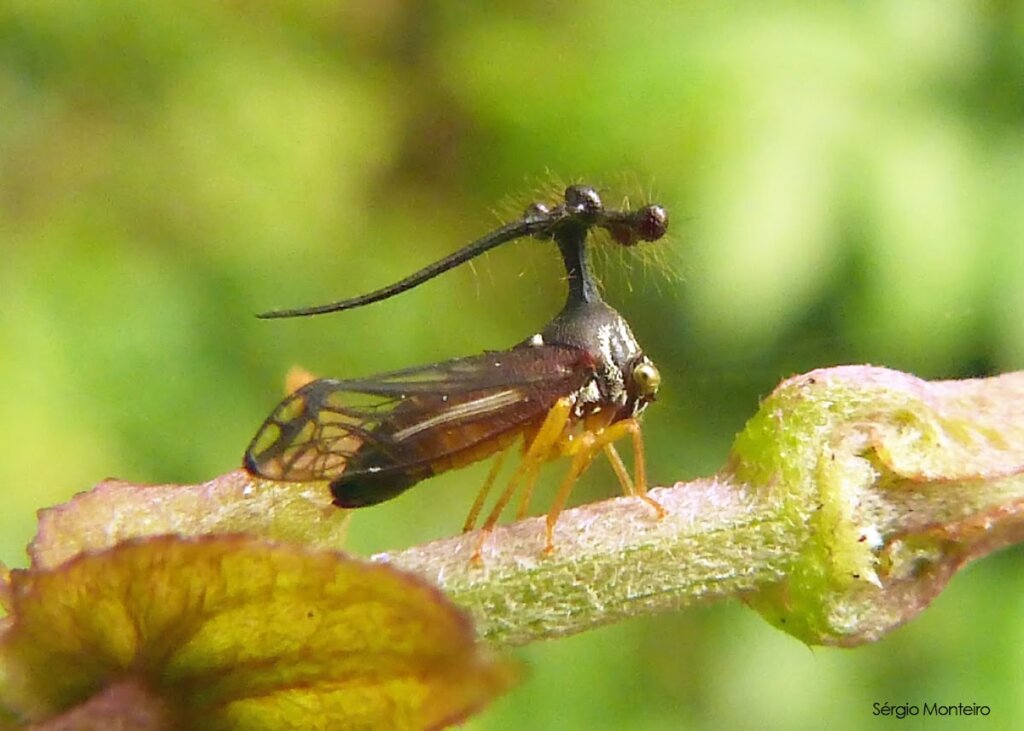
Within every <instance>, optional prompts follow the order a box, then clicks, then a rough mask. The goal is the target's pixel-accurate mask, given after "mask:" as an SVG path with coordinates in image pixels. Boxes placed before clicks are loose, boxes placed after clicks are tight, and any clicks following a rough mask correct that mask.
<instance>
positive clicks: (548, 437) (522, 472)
mask: <svg viewBox="0 0 1024 731" xmlns="http://www.w3.org/2000/svg"><path fill="white" fill-rule="evenodd" d="M571 414H572V401H571V400H570V399H568V398H560V399H559V400H558V401H556V402H555V405H554V406H552V407H551V409H550V410H549V411H548V414H547V416H545V417H544V422H543V423H542V424H541V426H540V429H538V430H537V434H536V436H534V438H533V441H531V442H530V446H529V448H528V449H527V450H526V454H524V455H523V459H522V461H521V462H520V463H519V466H518V467H517V468H516V471H515V472H514V473H512V477H510V478H509V481H508V485H507V486H506V487H505V491H504V492H503V493H502V494H501V497H499V498H498V502H496V503H495V504H494V507H493V508H492V509H491V512H490V513H489V514H488V515H487V519H486V520H485V521H484V524H483V526H481V528H480V540H479V542H478V543H477V546H476V550H475V551H474V552H473V555H472V556H471V557H470V561H471V562H473V563H479V562H480V551H481V549H482V548H483V545H484V541H486V540H487V536H488V535H490V532H491V531H492V530H494V525H495V523H497V522H498V518H500V517H501V512H502V511H503V510H504V509H505V506H506V505H508V503H509V500H511V499H512V495H513V494H515V491H516V488H517V487H518V486H519V483H520V481H521V480H522V479H523V478H524V477H526V478H527V479H528V480H529V488H528V489H530V490H531V491H532V490H533V481H534V480H535V479H536V477H537V468H538V467H539V466H540V464H541V463H542V462H544V461H545V460H546V459H547V458H548V456H549V455H550V453H551V450H552V449H555V448H556V447H557V445H558V443H559V441H560V440H561V439H562V435H563V433H564V432H565V427H566V425H567V424H568V423H569V417H570V416H571ZM474 517H475V516H474Z"/></svg>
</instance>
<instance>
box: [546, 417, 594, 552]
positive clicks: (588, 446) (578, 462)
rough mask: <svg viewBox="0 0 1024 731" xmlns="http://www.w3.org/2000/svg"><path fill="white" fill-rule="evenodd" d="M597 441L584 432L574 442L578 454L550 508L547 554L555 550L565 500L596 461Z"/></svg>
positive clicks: (573, 458) (574, 456)
mask: <svg viewBox="0 0 1024 731" xmlns="http://www.w3.org/2000/svg"><path fill="white" fill-rule="evenodd" d="M596 441H597V440H596V438H594V437H593V435H591V434H584V435H582V436H581V437H580V438H579V439H578V440H576V441H574V442H573V443H572V444H573V446H574V448H575V449H576V450H577V451H576V454H574V455H573V457H572V465H571V466H570V467H569V472H568V473H567V474H566V475H565V477H564V478H562V484H561V485H559V486H558V492H557V493H555V501H554V503H552V505H551V509H550V510H548V517H547V524H546V525H545V538H546V539H545V542H544V553H545V554H547V555H550V554H552V553H554V551H555V524H556V523H557V522H558V516H559V514H560V513H561V512H562V508H564V507H565V501H566V500H568V499H569V493H571V492H572V488H573V485H575V484H576V481H577V480H578V479H580V477H581V476H582V475H583V473H584V472H586V471H587V467H589V466H590V463H591V462H593V461H594V454H595V452H596V451H597V449H598V448H597V447H596V446H595V443H596Z"/></svg>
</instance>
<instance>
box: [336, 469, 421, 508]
mask: <svg viewBox="0 0 1024 731" xmlns="http://www.w3.org/2000/svg"><path fill="white" fill-rule="evenodd" d="M426 477H430V475H429V474H419V475H417V474H412V473H408V472H407V473H404V474H401V473H400V474H395V473H393V472H391V473H381V474H376V475H374V474H368V473H366V472H364V473H362V474H358V475H353V476H351V477H348V476H346V475H342V476H341V477H339V478H337V479H336V480H333V481H332V482H331V494H332V495H333V496H334V504H335V505H337V506H338V507H339V508H365V507H366V506H368V505H376V504H377V503H382V502H384V501H385V500H390V499H391V498H393V497H397V496H398V495H401V494H402V493H403V492H405V491H406V490H408V489H409V488H410V487H412V486H413V485H415V484H416V483H417V482H419V481H420V480H422V479H424V478H426Z"/></svg>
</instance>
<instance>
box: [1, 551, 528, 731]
mask: <svg viewBox="0 0 1024 731" xmlns="http://www.w3.org/2000/svg"><path fill="white" fill-rule="evenodd" d="M10 597H11V616H10V617H8V620H7V621H8V622H9V625H8V626H7V628H6V632H5V633H4V634H3V636H2V637H0V694H2V700H3V703H4V704H5V705H6V706H8V707H9V708H11V709H13V710H15V711H16V712H18V713H20V714H22V715H23V716H24V717H25V718H26V719H28V720H43V719H46V718H49V717H52V716H54V715H56V714H61V713H63V712H65V711H67V710H68V709H71V708H73V707H75V706H76V705H79V704H83V703H86V702H87V701H88V700H89V699H90V698H93V697H97V696H100V695H102V694H103V693H104V692H105V691H107V690H108V689H110V688H111V687H114V686H117V685H119V684H123V683H124V682H126V681H132V682H135V683H137V684H140V685H141V686H142V687H145V688H148V689H150V690H152V692H154V693H155V694H156V697H157V698H159V699H160V700H161V702H162V704H163V705H164V706H165V708H163V709H162V710H166V709H167V708H169V709H170V716H171V717H172V718H175V719H176V721H175V723H176V724H177V726H178V727H181V728H190V729H246V728H259V729H292V728H303V729H306V728H324V729H326V728H332V729H333V728H338V729H345V728H437V727H441V726H444V725H446V724H448V723H452V722H456V721H458V720H461V719H463V718H465V717H466V716H467V715H468V714H469V713H471V712H472V711H473V710H475V709H477V708H479V707H480V706H482V705H483V704H484V703H486V702H487V701H488V700H489V699H490V698H491V697H492V696H494V695H495V694H497V693H499V692H501V691H502V690H503V689H504V688H505V687H506V686H507V685H508V683H509V681H510V679H511V675H510V673H509V670H508V668H507V667H506V666H505V665H503V664H500V663H495V662H494V661H492V660H491V659H490V658H489V657H488V656H487V654H486V653H485V652H483V651H481V650H480V649H479V648H478V647H477V646H476V645H475V644H474V634H473V630H472V627H471V625H470V623H469V621H468V620H467V619H466V617H465V615H464V614H463V613H462V612H461V611H459V610H457V609H456V608H454V607H453V606H452V605H451V604H449V603H448V601H447V600H446V599H445V598H444V597H443V595H442V594H440V592H439V591H437V590H436V589H434V588H433V587H431V586H430V585H428V584H426V583H424V582H422V581H420V580H418V579H415V578H413V577H411V576H409V575H407V574H404V573H401V572H399V571H396V570H394V569H392V568H390V567H387V566H384V565H378V564H371V563H365V562H361V561H356V560H354V559H351V558H349V557H346V556H344V555H342V554H339V553H336V552H329V551H317V550H314V549H310V548H304V547H299V546H295V545H282V544H273V543H269V542H266V541H261V540H258V539H253V538H249V537H244V536H218V537H207V538H197V539H184V538H180V537H172V536H162V537H153V538H149V539H143V540H137V541H132V542H129V543H125V544H121V545H119V546H116V547H114V548H112V549H109V550H106V551H103V552H100V553H89V554H83V555H81V556H78V557H76V558H75V559H73V560H71V561H69V562H68V563H66V564H64V565H62V566H60V567H58V568H56V569H50V570H26V571H14V572H12V574H11V586H10Z"/></svg>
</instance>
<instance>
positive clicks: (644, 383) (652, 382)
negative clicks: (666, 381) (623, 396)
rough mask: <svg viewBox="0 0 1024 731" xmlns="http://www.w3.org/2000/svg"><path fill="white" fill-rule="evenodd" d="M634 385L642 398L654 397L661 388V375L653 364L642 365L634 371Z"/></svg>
mask: <svg viewBox="0 0 1024 731" xmlns="http://www.w3.org/2000/svg"><path fill="white" fill-rule="evenodd" d="M633 383H634V384H636V390H637V393H638V394H639V395H640V396H641V397H645V398H646V397H650V396H653V395H654V394H656V393H657V392H658V387H659V386H661V373H659V372H658V369H657V368H656V367H655V366H654V364H653V363H640V364H638V365H637V366H636V368H634V369H633Z"/></svg>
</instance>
